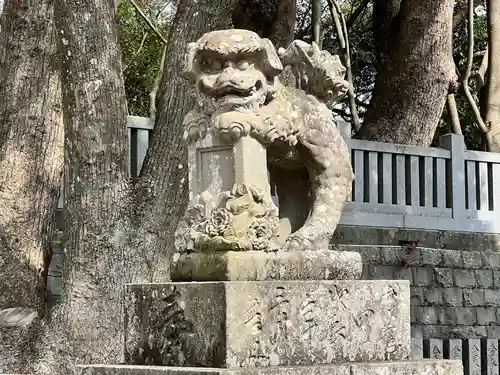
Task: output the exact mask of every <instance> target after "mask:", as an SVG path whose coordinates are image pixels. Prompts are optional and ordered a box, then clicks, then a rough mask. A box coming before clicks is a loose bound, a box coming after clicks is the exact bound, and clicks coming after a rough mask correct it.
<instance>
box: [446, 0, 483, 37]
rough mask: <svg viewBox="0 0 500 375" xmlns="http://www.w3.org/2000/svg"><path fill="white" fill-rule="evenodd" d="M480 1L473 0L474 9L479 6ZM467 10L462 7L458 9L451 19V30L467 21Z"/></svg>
mask: <svg viewBox="0 0 500 375" xmlns="http://www.w3.org/2000/svg"><path fill="white" fill-rule="evenodd" d="M481 3H482V0H474V4H473V6H474V7H476V6H478V5H481ZM467 12H468V8H467V7H464V8H462V9H460V10H459V11H458V12H457V13H456V14H455V16H454V17H453V30H455V29H456V28H457V27H459V26H460V25H462V23H463V22H464V21H465V20H466V19H467Z"/></svg>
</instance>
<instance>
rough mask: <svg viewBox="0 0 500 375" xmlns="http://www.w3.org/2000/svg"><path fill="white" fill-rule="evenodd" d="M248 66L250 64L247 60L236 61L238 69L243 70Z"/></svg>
mask: <svg viewBox="0 0 500 375" xmlns="http://www.w3.org/2000/svg"><path fill="white" fill-rule="evenodd" d="M249 66H250V64H249V63H248V61H246V60H239V61H238V62H237V63H236V67H237V68H238V69H240V70H245V69H248V67H249Z"/></svg>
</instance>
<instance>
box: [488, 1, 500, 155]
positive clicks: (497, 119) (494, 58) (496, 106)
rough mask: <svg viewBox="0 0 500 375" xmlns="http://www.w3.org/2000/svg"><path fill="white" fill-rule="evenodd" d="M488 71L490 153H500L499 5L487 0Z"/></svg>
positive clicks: (496, 2)
mask: <svg viewBox="0 0 500 375" xmlns="http://www.w3.org/2000/svg"><path fill="white" fill-rule="evenodd" d="M487 10H488V71H487V73H486V77H487V78H486V87H485V89H486V108H485V110H486V111H485V112H486V119H485V120H486V121H485V122H486V124H487V125H489V126H490V132H489V134H487V136H488V137H490V142H491V143H490V146H491V148H490V151H493V152H500V3H499V2H498V1H495V0H488V7H487Z"/></svg>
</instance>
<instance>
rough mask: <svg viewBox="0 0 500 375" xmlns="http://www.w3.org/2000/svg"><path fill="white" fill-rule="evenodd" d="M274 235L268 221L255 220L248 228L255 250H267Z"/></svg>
mask: <svg viewBox="0 0 500 375" xmlns="http://www.w3.org/2000/svg"><path fill="white" fill-rule="evenodd" d="M272 236H273V231H272V228H271V226H270V225H269V223H268V222H267V221H254V222H253V224H252V226H251V227H250V229H249V230H248V237H249V239H250V242H251V244H252V247H253V249H254V250H267V248H268V246H269V240H270V239H271V237H272Z"/></svg>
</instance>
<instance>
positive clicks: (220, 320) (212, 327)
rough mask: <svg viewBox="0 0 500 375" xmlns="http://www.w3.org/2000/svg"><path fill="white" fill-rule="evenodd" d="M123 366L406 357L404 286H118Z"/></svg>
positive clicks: (337, 282) (297, 283)
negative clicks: (121, 290) (122, 293)
mask: <svg viewBox="0 0 500 375" xmlns="http://www.w3.org/2000/svg"><path fill="white" fill-rule="evenodd" d="M126 296H127V298H126V306H125V322H124V323H125V353H126V360H127V363H128V364H138V365H143V364H155V365H168V366H194V367H197V366H201V367H224V368H238V367H258V366H269V365H271V366H295V365H323V364H329V363H341V362H356V361H380V360H407V359H409V358H410V353H411V345H410V341H411V339H410V304H409V298H410V288H409V282H408V281H406V280H404V281H403V280H399V281H393V280H377V281H361V280H331V281H228V282H188V283H165V284H129V285H127V286H126Z"/></svg>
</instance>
